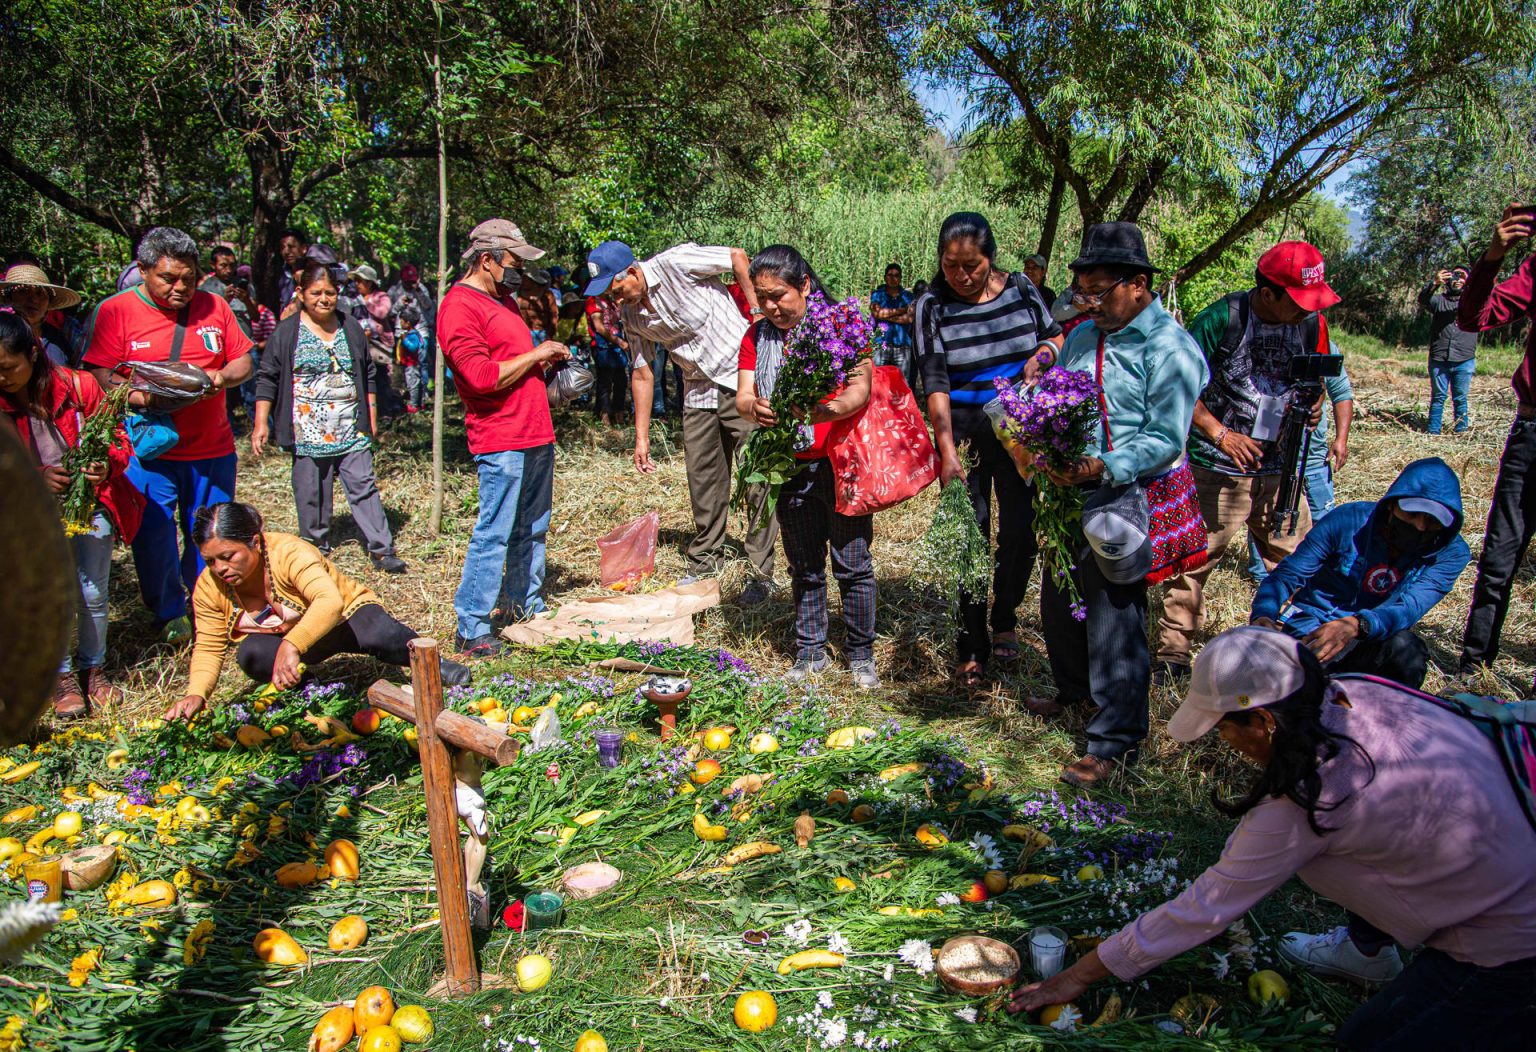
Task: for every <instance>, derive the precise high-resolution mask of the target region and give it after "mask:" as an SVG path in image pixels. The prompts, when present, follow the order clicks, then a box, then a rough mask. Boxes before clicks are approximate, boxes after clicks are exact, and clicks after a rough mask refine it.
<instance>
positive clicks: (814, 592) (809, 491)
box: [736, 245, 880, 690]
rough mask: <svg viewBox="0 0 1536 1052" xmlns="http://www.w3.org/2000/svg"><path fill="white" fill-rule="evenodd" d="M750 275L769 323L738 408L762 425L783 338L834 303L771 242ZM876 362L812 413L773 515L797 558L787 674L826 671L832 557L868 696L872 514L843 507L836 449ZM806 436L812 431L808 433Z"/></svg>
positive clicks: (872, 683)
mask: <svg viewBox="0 0 1536 1052" xmlns="http://www.w3.org/2000/svg"><path fill="white" fill-rule="evenodd" d="M748 273H749V274H750V276H751V279H752V289H753V292H754V293H755V294H756V296H757V302H758V305H759V307H761V308H762V313H763V320H762V321H760V322H758V323H757V324H756V325H754V326H752V327H751V328H750V329H748V330H747V334H746V336H745V337H743V338H742V341H741V354H740V357H739V359H738V362H737V366H738V368H739V369H740V373H739V375H738V376H737V380H736V411H737V412H739V413H740V414H741V415H742V416H743V417H745V418H746V419H748V420H751V421H753V422H754V423H755V424H757V425H758V426H759V427H772V426H774V425H775V424H776V423H778V417H777V416H776V415H775V413H774V411H773V408H772V406H771V405H770V403H769V398H770V397H771V396H772V394H773V387H774V382H775V380H776V379H777V378H778V374H779V370H780V369H781V368H782V367H783V364H784V339H785V335H786V334H787V333H789V332H790V331H791V330H792V329H794V327H795V326H796V325H799V324H800V322H801V320H802V319H803V318H804V317H805V315H806V312H807V310H808V309H809V308H810V303H811V300H812V299H813V298H814V297H818V296H819V297H822V298H824V299H828V300H830V297H828V296H827V294H826V290H825V289H823V288H822V286H821V280H820V279H819V278H817V277H816V272H815V271H813V270H812V269H811V266H810V264H809V263H807V262H806V261H805V257H804V256H802V255H801V254H800V253H799V252H798V251H797V250H796V249H794V248H792V247H791V246H789V245H770V246H768V247H767V248H765V249H763V250H762V251H761V252H759V253H758V254H757V255H755V256H753V257H752V262H751V264H750V266H749V270H748ZM872 370H873V363H872V361H871V359H870V358H867V357H866V358H865V359H863V360H862V361H861V362H859V364H858V365H857V366H855V367H854V368H853V370H852V371H851V372H850V373H849V375H848V382H847V383H846V384H845V385H843V387H842V389H840V390H838V391H834V392H832V394H831V395H830V396H829V397H828V398H826V399H824V400H823V401H822V402H821V403H819V404H818V405H815V406H812V407H811V410H810V416H811V427H810V433H809V434H805V435H802V442H801V443H799V445H801V446H803V447H804V448H798V446H797V449H796V452H795V459H796V460H798V461H800V470H799V471H797V472H796V473H795V474H794V476H793V477H792V478H790V480H789V481H788V482H786V483H785V484H784V488H783V489H782V490H781V491H780V492H779V500H778V504H777V506H776V507H775V509H774V515H775V517H776V518H777V519H778V522H779V531H780V537H781V539H782V540H783V542H784V556H785V558H786V559H788V560H789V572H790V579H791V581H792V590H793V594H794V599H795V663H794V666H793V667H792V668H791V669H790V671H789V674H788V675H787V676H786V677H785V678H786V679H787V680H788V681H789V682H792V683H798V682H802V681H804V680H805V679H807V678H808V677H810V676H813V675H815V674H817V673H819V672H821V670H822V669H824V668H825V667H826V665H827V656H826V646H827V555H828V552H829V549H830V554H831V556H832V576H833V577H835V578H836V579H837V587H838V593H839V594H840V596H841V598H842V605H843V621H844V623H845V624H846V625H847V628H848V634H847V638H846V641H845V650H846V653H847V657H848V667H849V669H850V670H851V671H852V673H853V681H854V684H855V685H856V686H858V687H860V688H863V689H865V690H872V689H873V688H875V687H878V686H879V685H880V677H879V676H878V675H877V674H876V673H875V566H874V563H873V562H872V561H871V560H870V555H869V547H870V543H871V541H872V539H873V537H874V516H873V515H843V514H842V513H840V512H839V511H838V510H837V507H836V499H835V494H834V491H833V485H834V480H833V475H832V464H831V462H830V461H829V460H828V459H827V443H828V441H829V440H830V437H831V436H830V432H831V429H832V424H833V422H834V421H837V420H844V419H847V418H848V417H850V416H853V415H854V414H855V413H857V412H858V411H859V410H861V409H863V408H864V407H865V405H867V404H868V403H869V392H870V378H871V374H872ZM802 430H804V429H802Z"/></svg>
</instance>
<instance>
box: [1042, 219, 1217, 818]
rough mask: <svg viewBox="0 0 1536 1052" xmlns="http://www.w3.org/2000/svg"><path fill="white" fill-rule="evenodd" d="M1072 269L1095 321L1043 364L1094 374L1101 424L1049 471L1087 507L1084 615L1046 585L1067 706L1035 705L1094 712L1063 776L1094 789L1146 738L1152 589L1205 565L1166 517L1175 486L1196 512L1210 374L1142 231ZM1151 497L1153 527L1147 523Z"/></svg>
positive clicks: (1082, 534) (1115, 232)
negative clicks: (1198, 411) (1204, 391)
mask: <svg viewBox="0 0 1536 1052" xmlns="http://www.w3.org/2000/svg"><path fill="white" fill-rule="evenodd" d="M1069 266H1070V268H1071V270H1072V275H1073V279H1072V288H1071V290H1070V291H1071V292H1072V302H1073V305H1074V306H1075V307H1076V308H1077V309H1078V310H1080V311H1081V312H1082V314H1083V316H1084V317H1085V318H1086V319H1087V321H1085V322H1084V323H1083V324H1081V325H1079V326H1078V327H1077V328H1076V329H1074V330H1073V331H1072V334H1071V336H1069V337H1068V339H1067V342H1066V344H1065V345H1064V346H1063V347H1062V350H1061V358H1060V362H1059V363H1052V362H1050V353H1049V351H1045V350H1042V351H1041V352H1040V354H1037V355H1036V356H1035V361H1036V362H1038V363H1039V364H1040V366H1043V367H1047V368H1049V367H1051V366H1052V365H1059V366H1060V367H1061V368H1063V369H1070V370H1074V371H1078V372H1086V373H1089V374H1090V375H1092V376H1094V377H1095V379H1096V380H1097V381H1098V383H1099V387H1100V396H1101V403H1100V404H1101V415H1100V421H1099V426H1098V427H1096V428H1095V429H1094V432H1093V434H1092V436H1091V437H1090V440H1089V442H1088V450H1087V454H1086V455H1085V456H1084V457H1082V458H1081V459H1080V460H1079V461H1078V462H1077V463H1076V464H1074V465H1073V466H1072V467H1071V468H1069V469H1068V470H1066V471H1064V472H1061V473H1054V472H1053V473H1052V474H1051V478H1052V479H1053V480H1054V481H1055V482H1057V483H1058V484H1059V485H1067V486H1077V487H1079V488H1081V489H1082V490H1083V491H1084V498H1085V502H1086V504H1087V505H1088V506H1089V511H1085V514H1084V519H1083V522H1082V525H1081V526H1080V527H1079V528H1078V532H1077V534H1076V535H1075V536H1074V538H1073V540H1074V553H1075V554H1076V562H1077V567H1076V569H1074V570H1073V575H1074V577H1075V578H1076V584H1077V587H1078V590H1079V592H1080V594H1081V595H1082V605H1081V606H1080V607H1077V608H1075V609H1074V604H1073V603H1072V600H1071V595H1070V593H1069V591H1068V590H1067V589H1066V588H1065V587H1064V586H1062V585H1061V584H1060V583H1058V582H1057V581H1055V580H1054V579H1053V578H1052V575H1050V574H1046V575H1044V578H1043V579H1042V582H1041V590H1040V616H1041V620H1042V622H1043V624H1044V628H1045V645H1046V652H1047V655H1048V656H1049V658H1050V664H1051V675H1052V678H1053V679H1054V680H1055V681H1056V692H1057V699H1058V700H1057V701H1056V702H1049V701H1043V700H1041V699H1031V701H1030V703H1029V708H1030V709H1031V711H1033V712H1036V713H1037V714H1040V715H1055V714H1059V713H1060V712H1061V711H1062V707H1063V703H1071V702H1077V701H1092V702H1093V704H1094V705H1095V706H1097V708H1098V712H1097V714H1096V715H1095V716H1094V717H1093V719H1092V721H1091V722H1089V724H1088V729H1087V739H1088V743H1087V749H1086V751H1085V752H1084V754H1083V756H1082V757H1081V758H1080V759H1079V760H1077V761H1076V762H1074V763H1071V764H1068V765H1067V766H1066V767H1065V768H1063V769H1062V772H1061V779H1062V781H1064V782H1067V783H1068V784H1070V785H1075V786H1077V787H1079V788H1091V787H1092V786H1094V785H1096V784H1098V783H1099V782H1101V781H1103V780H1104V779H1106V778H1108V777H1109V776H1110V775H1111V774H1112V773H1113V772H1114V770H1115V768H1116V766H1117V765H1119V764H1122V763H1128V762H1130V761H1132V760H1133V759H1134V758H1135V756H1136V752H1137V749H1138V748H1139V746H1140V745H1141V741H1142V739H1144V738H1145V737H1146V735H1147V722H1148V720H1147V696H1148V689H1149V686H1150V678H1151V662H1150V660H1149V654H1148V647H1147V628H1146V615H1147V582H1148V580H1149V579H1152V580H1156V579H1157V578H1158V577H1159V576H1160V575H1161V574H1163V573H1166V572H1169V571H1170V570H1171V569H1173V568H1174V567H1178V566H1182V565H1186V564H1187V563H1188V562H1190V561H1192V560H1197V559H1198V556H1199V553H1198V552H1196V551H1194V550H1193V549H1192V548H1191V547H1190V546H1189V545H1187V544H1186V543H1185V542H1186V541H1187V540H1188V538H1185V537H1182V536H1180V535H1179V533H1178V532H1177V531H1171V532H1170V531H1167V530H1165V529H1164V525H1165V523H1164V521H1163V520H1164V519H1165V518H1166V515H1167V513H1166V512H1165V511H1164V510H1163V509H1164V508H1165V507H1166V506H1170V505H1171V506H1174V507H1178V506H1180V501H1178V500H1177V499H1175V497H1174V496H1173V495H1174V494H1176V493H1177V487H1179V486H1180V485H1183V486H1184V487H1185V488H1187V490H1188V493H1187V494H1186V500H1185V503H1189V504H1191V505H1192V503H1193V488H1194V487H1193V483H1192V482H1191V481H1190V480H1189V479H1188V468H1187V467H1186V466H1185V464H1184V439H1185V436H1186V435H1187V434H1188V431H1189V420H1190V415H1191V414H1192V413H1193V412H1194V407H1195V400H1196V398H1198V397H1199V394H1200V389H1201V388H1202V387H1204V386H1205V382H1206V378H1207V376H1208V373H1207V372H1206V367H1205V361H1204V359H1203V358H1202V357H1201V355H1200V349H1199V348H1198V347H1197V346H1196V345H1195V342H1194V341H1193V340H1191V339H1190V337H1189V334H1188V333H1186V332H1185V331H1184V330H1183V329H1182V328H1181V327H1180V326H1179V323H1178V321H1177V320H1175V318H1174V317H1173V315H1172V314H1169V313H1168V311H1166V310H1164V309H1163V305H1162V303H1161V301H1160V300H1159V299H1158V297H1157V294H1156V293H1154V292H1153V291H1152V288H1151V283H1152V275H1153V273H1154V272H1155V270H1156V268H1154V267H1153V266H1152V263H1151V261H1150V260H1149V259H1148V258H1147V249H1146V244H1145V242H1144V241H1143V239H1142V234H1141V229H1140V228H1139V227H1137V226H1136V224H1134V223H1100V224H1097V225H1096V226H1092V227H1089V228H1088V232H1087V234H1086V235H1085V236H1084V238H1083V248H1082V253H1081V254H1080V255H1079V256H1078V257H1077V258H1076V259H1075V260H1073V261H1072V262H1071V264H1069ZM1042 356H1044V357H1045V359H1046V360H1045V361H1041V357H1042ZM1028 375H1029V372H1028V371H1027V372H1026V376H1028ZM1138 487H1140V488H1144V489H1145V490H1146V495H1143V494H1142V493H1141V492H1139V490H1138ZM1154 487H1160V488H1157V489H1154ZM1154 493H1156V494H1157V496H1158V499H1159V509H1158V520H1159V521H1158V522H1157V523H1154V522H1153V521H1152V517H1151V516H1150V515H1149V513H1148V503H1149V499H1150V498H1151V496H1152V495H1153V494H1154ZM1095 509H1096V510H1097V514H1095V513H1093V512H1094V510H1095ZM1200 539H1202V540H1203V537H1201V538H1200Z"/></svg>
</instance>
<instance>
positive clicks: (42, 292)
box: [0, 263, 80, 365]
mask: <svg viewBox="0 0 1536 1052" xmlns="http://www.w3.org/2000/svg"><path fill="white" fill-rule="evenodd" d="M0 303H3V304H4V305H5V306H7V307H10V308H11V309H12V310H14V311H15V312H16V313H17V314H19V315H21V319H22V320H23V321H25V322H26V323H27V325H28V326H30V327H31V329H32V335H33V336H36V337H37V342H38V344H39V345H40V346H41V347H42V348H43V352H44V353H45V354H47V355H48V357H49V359H50V360H51V361H52V362H53V364H55V365H71V364H73V363H72V361H71V359H72V357H73V355H71V353H70V340H69V337H67V336H66V335H65V334H64V333H63V332H62V331H61V330H59V329H56V328H54V327H53V326H52V325H50V324H48V315H49V314H50V313H52V312H53V311H56V310H68V309H69V308H71V307H74V306H77V305H78V304H79V303H80V294H79V293H78V292H76V291H75V290H74V289H67V288H65V287H64V286H63V285H55V284H53V283H52V282H51V281H49V280H48V275H47V274H46V273H45V272H44V271H43V268H42V267H39V266H34V265H33V264H31V263H15V264H13V265H11V266H10V267H8V268H7V269H6V271H5V276H4V277H3V278H0Z"/></svg>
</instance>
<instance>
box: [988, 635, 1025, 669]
mask: <svg viewBox="0 0 1536 1052" xmlns="http://www.w3.org/2000/svg"><path fill="white" fill-rule="evenodd" d="M1005 635H1008V636H1013V638H1012V639H1005V638H1003V637H1004V636H1005ZM992 658H993V660H995V661H1004V662H1007V661H1017V660H1019V637H1018V633H1017V632H998V633H997V634H995V635H994V636H993V637H992Z"/></svg>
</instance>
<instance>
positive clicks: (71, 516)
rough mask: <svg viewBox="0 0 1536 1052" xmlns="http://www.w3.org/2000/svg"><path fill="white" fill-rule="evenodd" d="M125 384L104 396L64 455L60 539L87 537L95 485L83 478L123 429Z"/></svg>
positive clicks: (102, 460)
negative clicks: (66, 480) (65, 485)
mask: <svg viewBox="0 0 1536 1052" xmlns="http://www.w3.org/2000/svg"><path fill="white" fill-rule="evenodd" d="M131 389H132V388H131V387H130V386H129V385H128V384H118V385H117V386H116V387H114V388H112V390H111V391H109V392H108V393H107V398H106V401H104V402H102V403H101V405H100V406H98V407H97V409H96V412H94V413H92V414H91V415H90V416H89V417H87V418H86V420H85V423H84V424H82V425H81V427H80V438H79V441H77V442H76V443H75V445H74V448H72V449H70V450H67V451H66V452H65V454H64V465H63V466H64V470H66V471H68V472H69V488H68V489H67V490H65V491H64V500H63V505H64V508H63V511H64V535H65V536H67V537H77V536H79V535H81V534H85V533H90V532H91V529H92V520H93V519H95V517H96V504H97V500H96V484H95V483H94V482H92V481H91V480H90V479H88V478H86V477H85V469H86V468H87V467H89V466H90V465H92V464H105V463H106V462H107V456H108V454H109V453H110V452H111V450H112V443H113V442H115V441H116V440H117V436H118V434H119V433H120V431H121V430H122V426H123V411H124V409H125V408H126V407H127V405H128V393H129V391H130V390H131Z"/></svg>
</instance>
